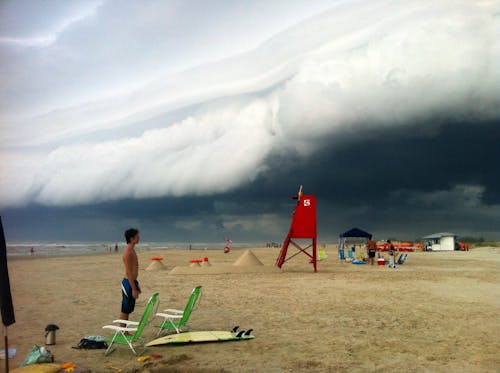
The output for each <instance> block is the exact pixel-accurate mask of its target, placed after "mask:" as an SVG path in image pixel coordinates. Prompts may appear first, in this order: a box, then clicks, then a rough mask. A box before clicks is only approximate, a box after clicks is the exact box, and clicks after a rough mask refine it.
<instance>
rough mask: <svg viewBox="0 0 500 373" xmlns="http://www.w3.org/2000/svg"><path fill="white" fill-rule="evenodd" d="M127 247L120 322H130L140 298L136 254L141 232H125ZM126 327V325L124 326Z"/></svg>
mask: <svg viewBox="0 0 500 373" xmlns="http://www.w3.org/2000/svg"><path fill="white" fill-rule="evenodd" d="M125 240H126V242H127V247H126V249H125V251H124V252H123V264H124V265H125V277H124V278H123V280H122V312H121V314H120V320H128V316H129V314H131V313H132V312H133V311H134V308H135V300H136V299H137V298H139V294H140V293H141V288H140V287H139V282H138V281H137V277H138V275H139V260H138V259H137V253H136V252H135V249H134V247H135V245H136V244H137V243H139V231H138V230H137V229H134V228H131V229H128V230H127V231H125ZM122 326H125V324H122Z"/></svg>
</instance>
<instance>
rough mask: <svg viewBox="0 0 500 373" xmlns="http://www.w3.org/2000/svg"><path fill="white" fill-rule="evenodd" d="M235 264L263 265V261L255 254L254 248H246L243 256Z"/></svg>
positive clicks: (245, 265) (244, 265)
mask: <svg viewBox="0 0 500 373" xmlns="http://www.w3.org/2000/svg"><path fill="white" fill-rule="evenodd" d="M233 265H235V266H242V267H247V266H263V265H264V264H262V262H261V261H260V260H259V259H258V258H257V257H256V256H255V254H254V253H253V252H252V250H246V251H245V252H244V253H243V254H241V256H240V257H239V258H238V259H237V260H236V261H235V262H234V263H233Z"/></svg>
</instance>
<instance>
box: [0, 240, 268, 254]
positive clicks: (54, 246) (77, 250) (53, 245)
mask: <svg viewBox="0 0 500 373" xmlns="http://www.w3.org/2000/svg"><path fill="white" fill-rule="evenodd" d="M115 244H116V243H115V242H31V241H27V242H12V243H10V242H8V243H7V255H8V256H31V255H33V256H59V255H88V254H106V253H110V252H114V250H115ZM117 244H118V250H119V251H120V252H122V251H123V249H124V248H125V246H126V244H125V243H121V242H119V243H117ZM224 246H225V242H222V243H219V242H215V243H214V242H210V243H206V242H198V243H189V242H144V243H139V244H138V245H137V246H136V250H137V251H139V252H140V251H152V250H179V249H183V250H188V249H190V248H191V249H192V250H218V249H220V250H223V249H224ZM255 246H258V244H251V243H239V244H237V243H235V244H231V248H245V247H255ZM31 249H33V254H32V253H31Z"/></svg>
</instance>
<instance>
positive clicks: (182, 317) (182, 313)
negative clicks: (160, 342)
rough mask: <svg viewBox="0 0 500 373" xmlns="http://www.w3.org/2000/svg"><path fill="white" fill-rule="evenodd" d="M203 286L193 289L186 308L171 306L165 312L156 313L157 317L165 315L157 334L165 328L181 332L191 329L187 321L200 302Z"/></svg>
mask: <svg viewBox="0 0 500 373" xmlns="http://www.w3.org/2000/svg"><path fill="white" fill-rule="evenodd" d="M201 288H202V287H201V286H196V287H195V288H194V289H193V291H192V292H191V295H190V296H189V299H188V302H187V304H186V307H184V310H176V309H172V308H169V309H166V310H164V311H163V312H164V313H157V314H156V316H157V317H163V322H162V323H161V325H160V328H159V330H158V333H157V334H156V335H157V336H159V335H160V333H161V332H162V331H163V330H170V331H172V330H175V332H176V333H180V332H181V329H189V328H188V325H187V322H188V321H189V317H190V316H191V313H192V312H193V311H194V310H195V309H196V308H197V306H198V304H199V303H200V298H201Z"/></svg>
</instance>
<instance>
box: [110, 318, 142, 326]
mask: <svg viewBox="0 0 500 373" xmlns="http://www.w3.org/2000/svg"><path fill="white" fill-rule="evenodd" d="M113 322H115V323H121V324H125V325H127V327H128V326H129V325H139V321H130V320H113Z"/></svg>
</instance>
